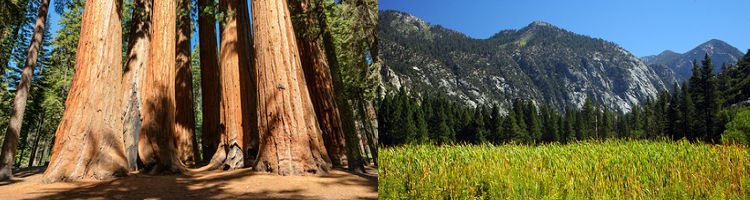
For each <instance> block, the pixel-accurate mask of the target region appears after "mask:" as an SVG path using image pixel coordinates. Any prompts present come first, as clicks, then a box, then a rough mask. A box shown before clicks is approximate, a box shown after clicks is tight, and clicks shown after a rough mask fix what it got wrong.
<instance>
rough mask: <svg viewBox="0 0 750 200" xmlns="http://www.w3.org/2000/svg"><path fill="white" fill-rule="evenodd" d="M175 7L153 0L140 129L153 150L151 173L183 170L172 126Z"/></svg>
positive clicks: (173, 113)
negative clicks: (151, 31)
mask: <svg viewBox="0 0 750 200" xmlns="http://www.w3.org/2000/svg"><path fill="white" fill-rule="evenodd" d="M176 7H177V3H176V2H175V1H161V0H160V1H154V11H153V18H152V24H153V34H152V35H151V48H152V49H154V51H150V53H149V60H151V61H153V62H149V66H148V68H147V69H146V77H145V78H146V79H145V80H146V82H145V84H144V87H143V91H142V92H143V126H142V127H141V134H143V135H145V136H146V138H148V144H145V145H150V146H151V150H152V151H153V155H154V160H155V163H154V164H155V165H153V167H154V168H152V171H169V172H179V171H182V170H184V165H183V163H182V162H181V161H180V159H179V156H178V155H177V147H176V144H175V142H174V141H175V135H174V134H175V131H174V126H173V123H174V119H175V112H174V110H175V104H174V102H175V101H174V92H173V91H174V84H175V81H174V80H175V79H174V77H175V61H176V60H175V59H174V58H175V55H176V53H175V41H176V30H175V29H176V24H175V23H176V17H177V14H176V10H177V8H176ZM157 49H158V50H157ZM156 60H159V62H156ZM191 109H192V108H191ZM139 145H140V144H139Z"/></svg>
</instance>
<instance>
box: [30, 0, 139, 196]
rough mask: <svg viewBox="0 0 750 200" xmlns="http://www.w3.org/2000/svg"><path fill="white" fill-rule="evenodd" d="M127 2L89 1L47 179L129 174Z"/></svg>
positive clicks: (73, 178)
mask: <svg viewBox="0 0 750 200" xmlns="http://www.w3.org/2000/svg"><path fill="white" fill-rule="evenodd" d="M121 10H122V9H121V2H119V1H115V0H98V1H97V0H88V1H87V2H86V9H85V11H84V14H83V19H82V25H81V37H80V41H79V43H78V50H77V52H78V53H77V54H76V61H77V62H76V73H75V75H74V77H73V82H72V83H71V87H70V92H69V93H68V97H67V100H66V102H65V111H64V112H63V117H62V120H61V122H60V125H59V126H58V128H57V132H56V133H55V138H56V140H55V145H54V149H53V151H52V158H51V159H50V164H49V166H48V167H47V170H46V171H45V172H44V175H43V176H42V181H43V182H46V183H49V182H56V181H61V180H77V179H86V178H95V179H104V178H109V177H112V176H116V175H122V174H125V173H127V160H126V158H125V152H124V146H123V142H122V141H123V140H122V139H123V138H122V121H121V118H120V117H121V113H122V107H121V105H120V104H121V102H120V99H121V96H120V95H112V94H116V93H117V92H118V91H120V90H119V89H120V81H121V78H122V65H121V63H120V61H121V59H122V39H121V37H122V33H121V32H122V24H121V19H120V11H121Z"/></svg>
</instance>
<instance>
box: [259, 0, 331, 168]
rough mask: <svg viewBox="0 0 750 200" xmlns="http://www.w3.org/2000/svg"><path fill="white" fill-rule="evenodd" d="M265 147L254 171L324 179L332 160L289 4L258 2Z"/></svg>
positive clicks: (278, 0) (261, 133) (262, 145)
mask: <svg viewBox="0 0 750 200" xmlns="http://www.w3.org/2000/svg"><path fill="white" fill-rule="evenodd" d="M252 11H253V13H252V15H253V34H254V35H253V40H254V44H255V45H256V46H255V48H254V50H255V57H254V58H255V59H256V60H255V64H256V67H255V69H256V74H257V75H258V76H257V86H258V90H257V93H258V96H257V97H258V112H257V114H258V130H259V136H260V146H259V153H258V158H257V159H256V162H255V164H254V165H253V166H254V170H256V171H264V172H270V173H276V174H279V175H323V174H327V172H328V170H329V168H330V159H329V158H328V154H327V152H326V149H325V146H324V144H323V142H322V138H321V137H322V136H321V131H320V128H319V127H318V122H317V119H316V118H315V111H314V110H313V106H312V100H310V94H309V92H308V91H307V87H306V82H305V78H304V75H303V72H302V66H301V63H300V58H299V52H298V49H297V44H296V41H295V34H294V30H293V28H292V23H291V19H290V18H289V16H290V15H289V10H288V9H287V3H286V1H285V0H253V1H252Z"/></svg>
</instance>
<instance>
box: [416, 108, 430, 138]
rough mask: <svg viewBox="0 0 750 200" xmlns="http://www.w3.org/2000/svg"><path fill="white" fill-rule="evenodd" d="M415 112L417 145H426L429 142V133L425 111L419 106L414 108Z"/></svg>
mask: <svg viewBox="0 0 750 200" xmlns="http://www.w3.org/2000/svg"><path fill="white" fill-rule="evenodd" d="M412 109H413V111H412V112H414V124H415V128H416V133H415V139H414V141H415V142H416V143H420V144H424V143H427V142H429V140H430V138H429V135H428V134H429V132H428V129H427V120H425V116H424V111H423V110H422V109H420V108H419V107H418V106H416V103H415V106H414V107H412Z"/></svg>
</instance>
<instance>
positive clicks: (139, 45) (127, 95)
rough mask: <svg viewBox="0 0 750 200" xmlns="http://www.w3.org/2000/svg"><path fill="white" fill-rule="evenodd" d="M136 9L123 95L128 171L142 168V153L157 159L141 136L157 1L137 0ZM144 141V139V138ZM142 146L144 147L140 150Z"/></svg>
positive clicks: (146, 159) (145, 158) (144, 158)
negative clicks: (146, 73)
mask: <svg viewBox="0 0 750 200" xmlns="http://www.w3.org/2000/svg"><path fill="white" fill-rule="evenodd" d="M134 3H135V6H136V7H139V8H142V9H133V22H132V24H131V27H130V46H129V47H128V54H127V57H126V58H125V69H124V70H123V75H122V89H123V90H122V98H123V114H122V115H123V116H122V118H123V128H122V129H123V130H122V131H123V137H124V143H125V154H126V156H127V158H128V170H130V171H135V170H138V165H137V163H138V162H137V159H138V155H139V153H140V155H141V156H140V157H141V158H142V160H141V161H143V163H150V162H153V154H152V153H153V152H152V151H151V149H150V146H148V145H142V146H141V145H138V144H139V142H140V143H143V144H147V142H148V140H147V138H146V137H145V135H142V136H144V137H140V135H139V132H140V130H141V124H142V121H141V107H142V106H143V102H142V98H141V91H142V88H141V87H142V86H143V82H144V81H145V78H144V71H145V70H146V67H148V64H149V62H148V56H149V50H150V49H149V48H150V43H151V4H152V3H153V0H136V1H135V2H134ZM141 140H142V141H141ZM139 148H144V149H142V150H140V151H139Z"/></svg>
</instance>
